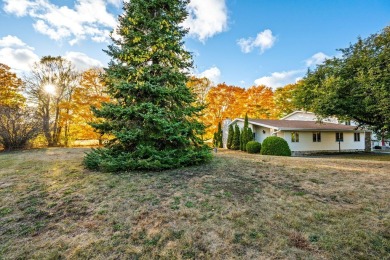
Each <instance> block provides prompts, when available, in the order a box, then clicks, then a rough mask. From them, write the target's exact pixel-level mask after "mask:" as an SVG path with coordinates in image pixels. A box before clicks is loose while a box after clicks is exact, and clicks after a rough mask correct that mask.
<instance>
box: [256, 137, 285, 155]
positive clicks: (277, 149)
mask: <svg viewBox="0 0 390 260" xmlns="http://www.w3.org/2000/svg"><path fill="white" fill-rule="evenodd" d="M260 153H261V154H264V155H277V156H291V150H290V147H288V143H287V142H286V140H284V139H283V138H280V137H277V136H268V137H267V138H265V140H264V141H263V144H262V145H261V151H260Z"/></svg>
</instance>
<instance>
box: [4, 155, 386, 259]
mask: <svg viewBox="0 0 390 260" xmlns="http://www.w3.org/2000/svg"><path fill="white" fill-rule="evenodd" d="M85 151H87V149H81V148H78V149H62V148H55V149H42V150H31V151H23V152H15V153H3V154H0V166H1V167H0V241H1V242H0V259H64V258H66V259H87V258H88V259H153V258H154V259H156V258H158V259H195V258H196V259H211V258H216V259H232V258H240V259H280V258H289V259H302V258H304V259H387V258H388V257H389V255H390V204H389V201H390V170H389V168H390V162H389V161H375V160H357V159H353V160H352V159H348V158H341V157H337V158H336V159H335V158H294V157H271V156H260V155H250V154H246V153H241V152H232V151H224V150H219V151H218V153H217V154H216V156H215V158H214V160H213V161H212V162H211V163H209V164H206V165H203V166H197V167H190V168H183V169H178V170H171V171H165V172H161V173H140V172H131V173H123V174H118V175H114V174H108V173H96V172H90V171H87V170H85V169H84V168H83V166H82V164H81V162H82V158H83V153H84V152H85ZM365 159H367V157H366V158H365Z"/></svg>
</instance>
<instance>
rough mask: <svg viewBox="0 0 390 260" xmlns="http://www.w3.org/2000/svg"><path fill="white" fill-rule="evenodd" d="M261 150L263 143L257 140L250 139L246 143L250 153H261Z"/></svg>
mask: <svg viewBox="0 0 390 260" xmlns="http://www.w3.org/2000/svg"><path fill="white" fill-rule="evenodd" d="M260 150H261V144H260V143H259V142H256V141H249V142H248V143H247V144H246V151H247V152H248V153H260Z"/></svg>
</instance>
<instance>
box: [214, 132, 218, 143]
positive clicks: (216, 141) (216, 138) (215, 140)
mask: <svg viewBox="0 0 390 260" xmlns="http://www.w3.org/2000/svg"><path fill="white" fill-rule="evenodd" d="M213 147H218V132H215V133H214V135H213Z"/></svg>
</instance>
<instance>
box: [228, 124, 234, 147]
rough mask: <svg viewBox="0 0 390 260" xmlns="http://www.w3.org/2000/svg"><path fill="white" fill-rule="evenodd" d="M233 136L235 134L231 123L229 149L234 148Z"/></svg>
mask: <svg viewBox="0 0 390 260" xmlns="http://www.w3.org/2000/svg"><path fill="white" fill-rule="evenodd" d="M233 136H234V128H233V125H229V131H228V138H227V148H228V149H231V148H232V143H233Z"/></svg>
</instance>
